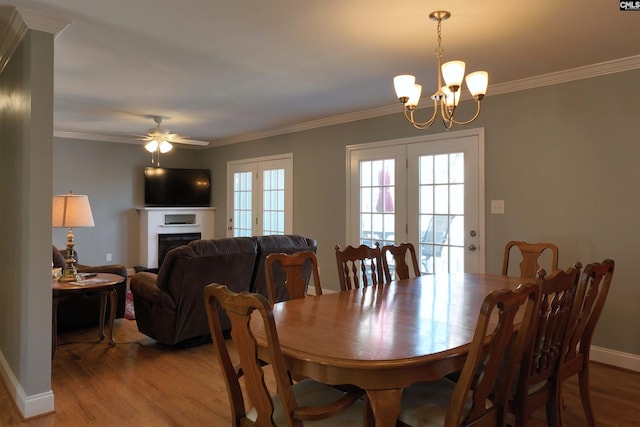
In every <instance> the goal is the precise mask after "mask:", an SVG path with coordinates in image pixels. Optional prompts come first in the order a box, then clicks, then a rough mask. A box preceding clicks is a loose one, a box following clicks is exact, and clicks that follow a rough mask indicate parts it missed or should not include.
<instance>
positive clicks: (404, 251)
mask: <svg viewBox="0 0 640 427" xmlns="http://www.w3.org/2000/svg"><path fill="white" fill-rule="evenodd" d="M381 256H382V269H383V270H384V277H385V279H386V281H387V282H390V281H391V280H393V279H395V278H397V279H398V280H402V279H408V278H410V277H412V276H411V273H409V265H408V264H407V256H409V257H410V260H411V266H412V267H413V277H418V276H420V267H418V258H417V256H416V248H415V247H414V246H413V244H412V243H400V244H398V245H385V246H383V247H382V250H381ZM389 257H391V258H392V259H393V268H394V272H395V277H392V274H391V268H390V267H389Z"/></svg>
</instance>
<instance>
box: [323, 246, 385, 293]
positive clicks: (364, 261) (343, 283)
mask: <svg viewBox="0 0 640 427" xmlns="http://www.w3.org/2000/svg"><path fill="white" fill-rule="evenodd" d="M335 250H336V262H337V264H338V278H339V279H340V289H341V290H343V291H348V290H350V289H354V288H360V287H366V286H368V285H369V283H370V284H371V285H373V286H375V285H378V284H382V283H384V276H383V273H382V255H381V252H380V244H379V243H378V242H376V244H375V247H373V248H371V247H369V246H366V245H360V246H359V247H357V248H354V247H353V246H351V245H349V246H347V247H346V248H344V250H341V249H340V246H338V245H336V247H335Z"/></svg>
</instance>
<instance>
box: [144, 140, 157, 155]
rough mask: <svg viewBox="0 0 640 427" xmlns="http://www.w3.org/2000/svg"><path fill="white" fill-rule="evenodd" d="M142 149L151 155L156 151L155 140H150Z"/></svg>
mask: <svg viewBox="0 0 640 427" xmlns="http://www.w3.org/2000/svg"><path fill="white" fill-rule="evenodd" d="M144 148H145V150H147V151H148V152H150V153H153V152H154V151H156V150H157V149H158V141H156V140H155V139H152V140H151V141H149V142H148V143H147V144H146V145H145V146H144Z"/></svg>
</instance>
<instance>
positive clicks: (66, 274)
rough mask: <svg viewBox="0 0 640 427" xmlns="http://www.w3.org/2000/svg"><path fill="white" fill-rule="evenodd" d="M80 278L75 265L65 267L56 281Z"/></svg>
mask: <svg viewBox="0 0 640 427" xmlns="http://www.w3.org/2000/svg"><path fill="white" fill-rule="evenodd" d="M80 280H82V276H81V275H80V273H78V270H76V267H75V266H72V267H71V268H69V267H65V268H64V271H63V272H62V276H60V278H59V279H58V282H79V281H80Z"/></svg>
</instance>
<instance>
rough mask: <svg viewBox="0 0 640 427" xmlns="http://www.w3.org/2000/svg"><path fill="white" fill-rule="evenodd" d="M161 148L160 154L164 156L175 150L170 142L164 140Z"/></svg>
mask: <svg viewBox="0 0 640 427" xmlns="http://www.w3.org/2000/svg"><path fill="white" fill-rule="evenodd" d="M159 147H160V152H161V153H163V154H164V153H168V152H169V151H171V149H172V148H173V145H171V143H170V142H169V141H167V140H164V141H162V142H161V143H160V145H159Z"/></svg>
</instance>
